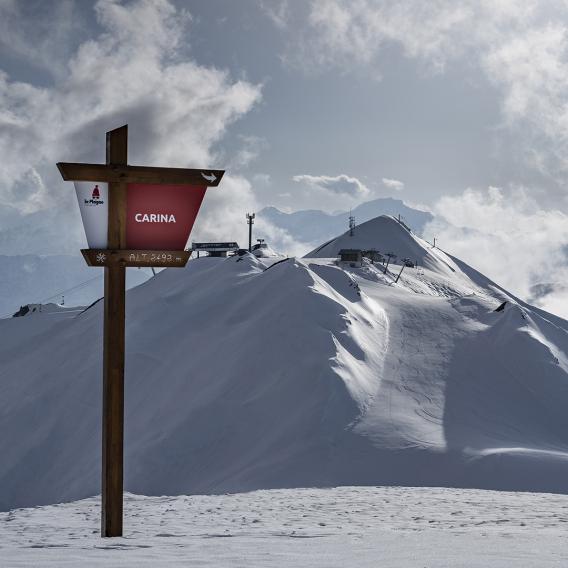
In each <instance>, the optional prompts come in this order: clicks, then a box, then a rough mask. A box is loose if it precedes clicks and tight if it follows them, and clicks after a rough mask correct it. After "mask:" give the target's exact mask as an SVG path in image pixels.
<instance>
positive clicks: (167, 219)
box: [84, 185, 176, 223]
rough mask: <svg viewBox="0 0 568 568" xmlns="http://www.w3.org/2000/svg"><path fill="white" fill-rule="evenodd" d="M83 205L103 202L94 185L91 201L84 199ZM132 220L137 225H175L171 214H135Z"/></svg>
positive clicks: (96, 186) (97, 188)
mask: <svg viewBox="0 0 568 568" xmlns="http://www.w3.org/2000/svg"><path fill="white" fill-rule="evenodd" d="M84 201H85V205H89V206H93V205H103V204H104V201H103V199H101V192H100V190H99V186H98V185H95V187H94V189H93V192H92V194H91V199H85V200H84ZM134 220H135V221H136V222H137V223H175V222H176V218H175V215H173V214H171V213H136V214H135V215H134Z"/></svg>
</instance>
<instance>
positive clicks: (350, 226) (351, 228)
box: [349, 209, 355, 237]
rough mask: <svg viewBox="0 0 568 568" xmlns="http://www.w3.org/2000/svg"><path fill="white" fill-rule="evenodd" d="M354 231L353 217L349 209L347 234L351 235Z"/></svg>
mask: <svg viewBox="0 0 568 568" xmlns="http://www.w3.org/2000/svg"><path fill="white" fill-rule="evenodd" d="M354 231H355V217H354V216H353V215H352V214H351V209H349V236H350V237H352V236H353V233H354Z"/></svg>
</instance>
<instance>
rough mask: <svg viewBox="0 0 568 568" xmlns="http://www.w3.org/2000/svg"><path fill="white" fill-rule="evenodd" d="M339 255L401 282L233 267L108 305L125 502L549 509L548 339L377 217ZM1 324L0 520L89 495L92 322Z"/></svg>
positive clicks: (502, 295) (453, 265) (97, 343)
mask: <svg viewBox="0 0 568 568" xmlns="http://www.w3.org/2000/svg"><path fill="white" fill-rule="evenodd" d="M342 238H344V237H339V239H338V240H337V241H335V242H334V243H333V244H330V245H327V247H328V250H329V252H328V253H327V254H332V253H333V251H334V248H333V247H337V246H343V245H342V244H341V243H340V242H338V241H339V240H341V239H342ZM347 238H349V239H354V240H357V239H359V243H360V244H359V245H357V246H362V244H363V239H365V243H370V244H372V245H373V246H375V248H377V249H379V250H382V251H386V250H392V252H394V253H396V254H397V255H398V257H399V258H402V257H405V256H409V257H411V258H417V259H419V262H420V266H421V268H419V269H410V268H406V269H405V270H404V272H403V274H402V276H401V278H400V280H399V281H398V283H395V282H394V280H395V277H396V275H397V274H398V272H399V271H400V268H401V266H400V265H393V266H391V267H389V271H388V272H387V273H384V267H383V266H382V265H378V266H377V265H372V264H370V263H368V262H365V263H364V264H363V266H362V267H359V268H357V267H351V266H349V264H347V263H342V266H338V265H337V264H336V262H335V259H333V258H322V257H315V258H304V259H289V260H284V261H281V262H277V263H275V262H274V260H275V259H258V258H256V257H254V256H253V255H249V254H247V255H245V256H243V257H231V258H227V259H222V258H201V259H199V260H192V261H190V262H189V263H188V266H187V268H186V269H179V270H174V269H171V270H165V271H163V272H161V273H160V274H158V275H157V276H156V277H155V278H152V279H151V280H149V281H148V282H146V283H144V284H142V285H141V286H138V287H137V288H134V289H132V290H130V291H129V292H128V296H127V361H126V369H127V371H126V372H127V377H126V439H125V485H126V489H127V490H129V491H132V492H135V493H142V494H147V495H160V494H182V493H215V492H227V491H229V492H235V491H246V490H254V489H259V488H283V487H310V486H320V487H323V486H337V485H377V484H392V485H414V486H426V485H429V486H432V485H437V486H454V487H479V488H495V489H508V490H532V491H556V492H568V481H567V479H568V476H567V473H568V415H567V414H566V412H565V408H566V405H567V403H568V336H567V329H568V322H566V321H565V320H562V319H560V318H558V317H555V316H552V315H550V314H547V313H546V312H543V311H541V310H539V309H536V308H532V307H530V306H527V305H525V304H523V303H522V302H521V301H519V300H518V299H516V298H514V297H513V296H511V295H509V294H508V293H507V292H506V291H504V290H502V289H500V288H499V287H498V286H496V285H495V284H494V283H492V282H490V281H489V280H488V279H486V278H485V277H483V275H481V274H479V273H477V272H476V271H475V270H473V269H472V268H470V267H468V266H467V265H465V264H463V263H461V262H460V261H459V260H458V259H455V258H451V257H449V256H447V255H445V254H444V253H443V252H442V251H440V250H437V249H432V248H431V247H430V246H429V245H428V244H427V243H426V242H425V241H422V240H420V239H418V238H417V237H415V236H414V235H413V234H411V233H409V232H408V231H407V230H406V229H405V228H404V227H403V226H401V225H400V224H398V223H397V222H396V221H394V220H393V219H392V218H388V217H380V218H377V219H375V220H373V221H370V222H368V223H365V224H363V225H361V226H360V227H358V231H357V232H356V236H355V237H347ZM367 246H368V245H367V244H365V247H367ZM322 251H323V249H322V250H320V251H319V252H318V253H317V254H322ZM267 267H268V269H267ZM391 269H392V270H391ZM504 301H507V304H506V305H505V309H504V310H502V311H500V312H495V311H494V310H495V309H496V308H497V307H498V306H499V305H500V304H502V303H503V302H504ZM16 319H17V320H21V321H15V320H3V321H0V430H1V431H2V432H3V436H2V437H1V438H0V455H1V456H2V460H1V461H0V506H1V507H2V508H3V509H9V508H12V507H15V506H28V505H37V504H47V503H53V502H57V501H62V500H73V499H77V498H82V497H86V496H89V495H94V494H96V493H98V492H99V476H100V414H101V408H100V399H101V332H102V305H101V303H99V304H96V305H95V306H93V307H92V308H90V309H89V310H87V311H85V312H84V313H81V314H78V315H77V316H76V317H74V318H72V319H66V320H64V321H61V322H57V323H55V324H54V325H51V326H50V327H49V329H40V328H39V327H38V325H37V324H36V323H34V318H31V317H30V318H16ZM16 337H17V339H13V338H16Z"/></svg>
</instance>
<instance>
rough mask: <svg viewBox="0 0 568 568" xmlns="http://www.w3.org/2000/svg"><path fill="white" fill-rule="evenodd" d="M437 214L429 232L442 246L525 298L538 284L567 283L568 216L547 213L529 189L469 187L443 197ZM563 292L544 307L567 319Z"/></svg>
mask: <svg viewBox="0 0 568 568" xmlns="http://www.w3.org/2000/svg"><path fill="white" fill-rule="evenodd" d="M433 213H434V214H435V216H436V220H435V221H434V222H433V223H431V224H430V225H429V226H428V227H427V228H426V233H427V234H429V235H432V236H436V237H437V243H438V246H439V247H440V248H442V249H443V250H445V251H446V252H448V253H450V254H453V255H455V256H457V257H458V258H460V259H462V260H463V261H465V262H467V263H468V264H470V265H472V266H473V267H474V268H476V269H478V270H479V271H480V272H482V273H483V274H485V275H486V276H488V277H489V278H491V279H493V280H494V281H495V282H497V283H498V284H499V285H501V286H503V287H504V288H505V289H507V290H509V291H510V292H512V293H514V294H516V295H519V296H520V297H522V298H525V299H526V298H528V297H530V296H531V295H532V293H533V291H534V286H535V285H537V284H539V283H554V282H566V281H567V279H568V266H567V264H566V261H567V254H566V250H567V249H566V247H567V245H568V216H567V215H566V214H564V213H562V212H560V211H557V210H544V209H542V208H541V207H540V206H539V205H538V203H537V202H536V201H535V200H534V199H533V198H532V197H531V196H530V195H529V193H528V192H527V190H526V189H524V188H513V189H511V190H510V191H509V192H507V193H505V192H504V191H503V190H502V189H500V188H497V187H489V188H488V189H487V190H485V191H481V190H473V189H468V190H466V191H464V192H463V193H462V194H461V195H455V196H445V197H443V198H442V199H440V200H439V201H438V202H437V203H436V204H435V205H434V207H433ZM558 294H564V295H565V290H564V291H563V290H561V289H559V290H558V291H554V290H552V291H551V293H550V294H549V295H547V296H543V297H542V298H541V300H540V301H539V303H540V305H541V306H542V307H544V308H545V309H549V310H553V311H554V312H555V313H557V314H559V315H562V316H564V317H568V306H567V305H566V304H562V303H561V301H560V298H559V297H558Z"/></svg>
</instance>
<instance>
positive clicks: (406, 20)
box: [286, 0, 568, 183]
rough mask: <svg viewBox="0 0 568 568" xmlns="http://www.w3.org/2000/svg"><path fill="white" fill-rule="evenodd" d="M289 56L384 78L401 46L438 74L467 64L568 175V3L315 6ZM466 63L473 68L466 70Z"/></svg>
mask: <svg viewBox="0 0 568 568" xmlns="http://www.w3.org/2000/svg"><path fill="white" fill-rule="evenodd" d="M295 33H296V34H297V37H295V38H294V41H290V42H289V46H290V48H289V51H288V53H287V54H286V60H287V61H288V62H290V63H292V64H294V65H297V66H300V67H304V68H306V69H307V70H308V71H309V72H310V73H312V72H313V71H314V69H318V68H329V67H332V68H339V69H340V70H341V71H343V72H350V71H352V70H354V69H356V68H357V66H362V67H363V68H364V69H365V70H366V72H367V74H368V75H369V74H371V75H373V76H377V75H380V72H381V55H382V53H383V52H384V51H385V50H386V48H388V47H390V48H392V46H397V47H398V48H399V49H400V50H401V51H402V53H403V54H404V55H405V56H406V57H408V58H413V59H418V60H420V61H422V62H423V63H424V64H425V66H426V68H428V69H430V70H431V71H434V72H444V70H445V69H446V68H447V67H448V65H451V64H453V63H456V62H458V61H459V62H460V64H461V65H462V69H464V73H467V67H468V66H470V67H471V66H473V67H476V68H477V69H479V70H481V71H482V72H483V73H485V75H486V77H487V79H488V81H489V82H490V83H491V84H492V85H493V87H494V88H495V90H496V91H497V93H498V94H499V96H500V97H501V106H502V113H503V118H504V122H503V126H507V127H508V128H509V129H511V130H512V131H513V132H514V134H515V137H516V138H518V139H519V144H520V146H521V148H522V151H523V156H522V159H523V160H525V161H526V160H530V163H531V164H532V166H533V167H535V168H537V169H538V170H539V171H540V172H541V173H544V174H546V175H548V176H549V177H550V178H552V179H554V180H556V181H557V182H561V183H562V182H565V181H566V180H567V178H568V128H567V127H568V3H567V2H562V1H560V0H543V1H538V2H537V1H536V0H462V1H460V2H456V1H455V0H432V1H429V2H415V1H414V0H400V1H396V2H395V1H390V0H312V1H311V4H310V11H309V17H308V18H307V22H306V25H305V26H300V27H299V29H298V30H296V31H295ZM464 61H465V62H466V64H465V65H463V63H464Z"/></svg>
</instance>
